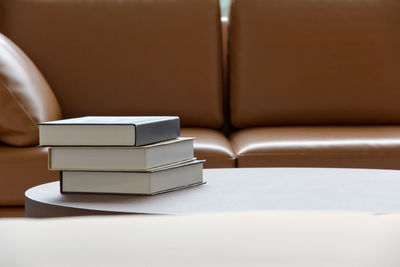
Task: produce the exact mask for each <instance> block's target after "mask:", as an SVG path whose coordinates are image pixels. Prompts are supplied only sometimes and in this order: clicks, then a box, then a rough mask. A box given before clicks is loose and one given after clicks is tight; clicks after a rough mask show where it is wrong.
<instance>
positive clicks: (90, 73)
mask: <svg viewBox="0 0 400 267" xmlns="http://www.w3.org/2000/svg"><path fill="white" fill-rule="evenodd" d="M0 2H1V4H0V12H1V15H0V31H2V32H3V33H4V34H5V35H7V36H9V37H10V39H12V40H14V41H15V42H16V43H17V44H18V45H19V46H20V47H21V48H22V49H23V50H24V51H25V52H26V53H27V54H28V55H29V56H30V57H31V58H32V59H33V60H34V61H35V63H36V64H37V66H38V67H39V68H40V69H41V70H42V72H43V75H44V76H45V77H46V79H47V80H48V82H49V84H50V85H51V87H52V88H53V90H54V92H55V94H56V96H57V98H58V100H59V102H60V105H61V107H62V109H63V115H64V117H66V118H69V117H77V116H83V115H178V116H180V118H181V123H182V125H184V126H204V127H219V126H221V124H222V121H223V115H222V55H221V28H220V10H219V3H218V0H174V1H171V0H152V1H142V0H115V1H110V0H96V1H93V0H57V1H55V0H51V1H49V0H2V1H0Z"/></svg>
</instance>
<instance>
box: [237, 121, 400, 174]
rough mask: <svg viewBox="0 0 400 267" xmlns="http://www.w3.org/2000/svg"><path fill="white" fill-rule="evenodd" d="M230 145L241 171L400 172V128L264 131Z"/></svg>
mask: <svg viewBox="0 0 400 267" xmlns="http://www.w3.org/2000/svg"><path fill="white" fill-rule="evenodd" d="M230 141H231V144H232V147H233V150H234V152H235V153H236V155H237V164H238V167H348V168H379V169H400V126H358V127H357V126H342V127H341V126H326V127H317V126H310V127H268V128H267V127H263V128H253V129H246V130H241V131H239V132H236V133H235V134H234V135H233V136H232V137H231V138H230Z"/></svg>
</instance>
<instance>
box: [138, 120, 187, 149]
mask: <svg viewBox="0 0 400 267" xmlns="http://www.w3.org/2000/svg"><path fill="white" fill-rule="evenodd" d="M135 129H136V133H135V134H136V142H135V146H144V145H148V144H152V143H157V142H160V141H166V140H170V139H175V138H177V137H179V135H180V121H179V118H175V119H171V120H165V121H157V122H151V123H148V122H147V123H137V124H136V125H135Z"/></svg>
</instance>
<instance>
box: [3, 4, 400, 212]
mask: <svg viewBox="0 0 400 267" xmlns="http://www.w3.org/2000/svg"><path fill="white" fill-rule="evenodd" d="M221 25H222V29H221ZM399 26H400V2H398V1H394V0H393V1H392V0H381V1H378V2H376V1H375V2H373V3H372V2H368V3H367V2H365V1H361V0H360V1H358V0H356V1H318V0H317V1H293V0H283V1H282V0H269V1H264V0H236V1H233V3H232V6H231V12H230V19H229V34H228V38H227V28H226V23H225V22H223V23H222V24H221V20H220V10H219V4H218V1H217V0H177V1H165V0H156V1H135V0H122V1H109V0H108V1H106V0H97V1H89V0H82V1H76V0H64V1H55V0H53V1H48V0H2V1H0V32H1V33H2V34H4V35H5V36H7V37H8V38H10V39H11V40H12V41H13V42H15V43H16V44H17V45H18V46H19V47H20V48H21V49H22V50H23V51H24V52H25V53H26V54H27V55H28V56H29V58H30V59H31V60H32V61H33V62H34V63H35V65H36V66H37V68H38V69H39V70H40V71H41V73H42V74H43V76H44V77H45V78H46V80H47V82H48V83H49V85H50V87H51V90H52V92H54V94H55V97H56V99H57V101H58V103H59V106H60V107H61V110H62V117H63V118H70V117H77V116H84V115H150V114H151V115H179V116H180V117H181V124H182V135H184V136H196V137H197V139H196V141H195V154H196V156H197V157H198V158H205V159H207V163H206V166H205V167H208V168H213V167H235V166H237V167H263V166H269V167H281V166H289V167H295V166H300V167H362V168H395V169H398V168H399V167H400V126H398V125H399V122H400V112H399V111H400V105H398V104H397V100H398V99H400V97H399V96H400V75H399V74H398V70H399V69H400V49H399V44H400V35H399V34H397V33H398V29H399ZM0 59H1V56H0ZM0 63H1V62H0ZM11 67H12V66H7V65H4V64H0V74H2V73H4V72H7V70H9V68H11ZM14 76H15V77H16V78H18V73H14ZM15 77H14V78H15ZM0 78H2V76H0ZM14 85H15V84H14ZM15 87H16V88H17V89H16V90H17V91H18V90H25V91H29V90H32V88H30V87H29V86H27V85H26V84H16V85H15ZM1 108H2V107H1ZM49 110H51V109H49ZM48 112H49V113H51V112H50V111H48ZM50 115H51V114H48V117H49V116H50ZM60 116H61V115H60ZM45 117H46V116H44V117H43V116H42V117H41V118H39V117H38V118H37V120H44V118H45ZM1 120H3V117H1ZM0 123H3V124H4V122H1V121H0ZM11 123H12V122H11ZM0 128H1V127H0ZM1 134H2V133H0V138H1ZM0 140H2V141H3V142H4V144H2V145H0V170H1V176H0V206H3V207H6V206H8V207H11V206H21V205H23V193H24V191H25V190H26V189H27V188H29V187H31V186H34V185H37V184H41V183H45V182H48V181H50V180H55V179H57V173H53V172H49V171H47V151H46V149H45V148H38V147H35V146H32V145H31V146H25V147H16V146H11V145H9V144H8V143H7V142H5V141H4V140H3V139H0ZM7 144H8V145H7ZM3 210H5V208H3ZM8 210H9V211H12V210H13V209H12V208H9V209H8Z"/></svg>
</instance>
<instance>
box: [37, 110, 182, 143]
mask: <svg viewBox="0 0 400 267" xmlns="http://www.w3.org/2000/svg"><path fill="white" fill-rule="evenodd" d="M38 126H39V145H40V146H143V145H148V144H152V143H156V142H161V141H165V140H170V139H174V138H177V137H178V136H179V134H180V122H179V117H176V116H159V117H151V116H136V117H129V116H119V117H118V116H117V117H106V116H88V117H81V118H73V119H65V120H58V121H49V122H42V123H39V124H38Z"/></svg>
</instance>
